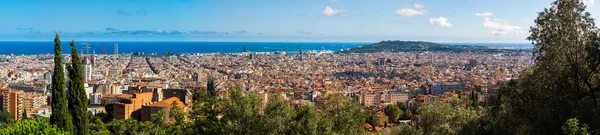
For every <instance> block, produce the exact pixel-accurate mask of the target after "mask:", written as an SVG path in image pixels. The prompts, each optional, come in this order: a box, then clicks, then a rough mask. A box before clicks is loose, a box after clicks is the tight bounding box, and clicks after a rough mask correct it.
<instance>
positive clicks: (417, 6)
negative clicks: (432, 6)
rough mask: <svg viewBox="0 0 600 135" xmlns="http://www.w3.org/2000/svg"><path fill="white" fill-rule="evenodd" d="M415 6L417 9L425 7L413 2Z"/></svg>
mask: <svg viewBox="0 0 600 135" xmlns="http://www.w3.org/2000/svg"><path fill="white" fill-rule="evenodd" d="M415 8H417V9H423V8H425V5H421V4H417V3H415Z"/></svg>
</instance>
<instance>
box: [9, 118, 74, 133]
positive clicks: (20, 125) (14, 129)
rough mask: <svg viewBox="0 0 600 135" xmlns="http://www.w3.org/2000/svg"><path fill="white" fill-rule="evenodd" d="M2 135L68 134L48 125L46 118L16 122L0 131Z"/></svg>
mask: <svg viewBox="0 0 600 135" xmlns="http://www.w3.org/2000/svg"><path fill="white" fill-rule="evenodd" d="M0 134H2V135H29V134H38V135H68V134H70V133H69V132H65V131H64V130H62V129H60V128H57V127H56V126H54V125H50V122H49V120H48V118H43V117H42V118H35V119H25V120H20V121H17V122H16V123H15V124H12V125H10V126H8V127H6V128H2V129H0Z"/></svg>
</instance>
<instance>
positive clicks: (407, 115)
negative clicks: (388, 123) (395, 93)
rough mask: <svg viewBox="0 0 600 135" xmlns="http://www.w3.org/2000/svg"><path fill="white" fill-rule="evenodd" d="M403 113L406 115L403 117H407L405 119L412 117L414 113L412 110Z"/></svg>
mask: <svg viewBox="0 0 600 135" xmlns="http://www.w3.org/2000/svg"><path fill="white" fill-rule="evenodd" d="M403 114H404V115H402V119H405V120H408V119H410V117H411V116H412V115H413V114H412V112H411V111H410V110H406V112H404V113H403Z"/></svg>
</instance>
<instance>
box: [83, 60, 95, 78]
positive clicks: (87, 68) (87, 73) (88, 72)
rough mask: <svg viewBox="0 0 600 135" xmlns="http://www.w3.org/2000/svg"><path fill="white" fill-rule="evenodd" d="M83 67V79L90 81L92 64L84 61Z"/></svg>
mask: <svg viewBox="0 0 600 135" xmlns="http://www.w3.org/2000/svg"><path fill="white" fill-rule="evenodd" d="M84 67H85V68H83V70H84V74H85V81H86V82H89V81H92V70H93V69H92V65H91V64H90V63H86V64H85V66H84Z"/></svg>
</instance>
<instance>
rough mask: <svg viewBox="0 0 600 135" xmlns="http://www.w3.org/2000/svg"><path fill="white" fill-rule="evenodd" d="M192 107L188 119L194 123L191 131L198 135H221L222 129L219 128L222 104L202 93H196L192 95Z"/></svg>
mask: <svg viewBox="0 0 600 135" xmlns="http://www.w3.org/2000/svg"><path fill="white" fill-rule="evenodd" d="M194 94H195V95H194V97H196V98H194V104H193V105H194V106H193V110H192V111H191V112H190V119H192V120H193V121H194V123H193V131H194V132H195V133H198V134H223V133H225V132H224V130H223V128H222V127H220V126H221V125H222V124H221V121H220V119H219V115H220V114H221V111H220V110H221V109H220V108H221V106H222V105H221V104H222V102H221V101H220V100H219V99H217V98H216V97H214V96H211V97H209V96H208V95H207V94H206V93H204V92H199V91H196V92H195V93H194Z"/></svg>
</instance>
